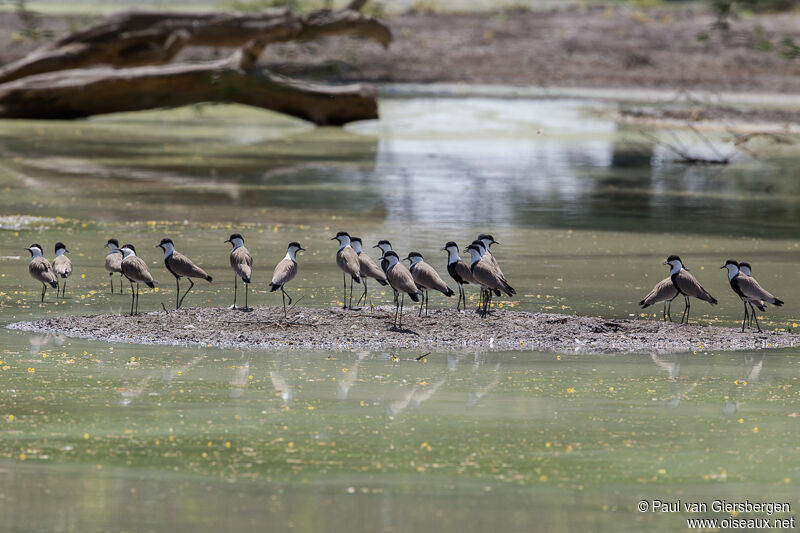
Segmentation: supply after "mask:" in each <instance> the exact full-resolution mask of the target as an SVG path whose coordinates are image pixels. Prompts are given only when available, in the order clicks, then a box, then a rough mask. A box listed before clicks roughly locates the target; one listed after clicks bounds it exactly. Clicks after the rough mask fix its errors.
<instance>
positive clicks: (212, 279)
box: [206, 276, 214, 283]
mask: <svg viewBox="0 0 800 533" xmlns="http://www.w3.org/2000/svg"><path fill="white" fill-rule="evenodd" d="M206 281H207V282H209V283H211V282H212V281H214V278H212V277H211V276H206Z"/></svg>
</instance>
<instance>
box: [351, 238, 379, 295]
mask: <svg viewBox="0 0 800 533" xmlns="http://www.w3.org/2000/svg"><path fill="white" fill-rule="evenodd" d="M350 246H351V247H352V248H353V250H355V252H356V255H358V263H359V264H360V265H361V282H362V283H363V284H364V293H363V294H362V295H361V297H360V298H359V299H358V301H357V302H356V305H358V304H360V303H361V300H364V305H366V304H367V278H372V279H374V280H375V281H377V282H378V283H379V284H380V285H386V284H387V283H388V282H387V281H386V274H384V272H383V269H381V267H379V266H378V264H377V263H376V262H375V261H373V259H372V258H371V257H370V256H369V255H367V254H365V253H364V249H363V248H362V242H361V238H360V237H351V238H350Z"/></svg>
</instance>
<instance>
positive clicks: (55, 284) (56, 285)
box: [50, 281, 58, 289]
mask: <svg viewBox="0 0 800 533" xmlns="http://www.w3.org/2000/svg"><path fill="white" fill-rule="evenodd" d="M50 286H51V287H53V288H54V289H57V288H58V282H57V281H51V282H50Z"/></svg>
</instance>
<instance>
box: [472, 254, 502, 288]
mask: <svg viewBox="0 0 800 533" xmlns="http://www.w3.org/2000/svg"><path fill="white" fill-rule="evenodd" d="M472 277H473V278H475V281H477V282H478V284H479V285H483V286H484V287H486V288H489V289H497V290H500V289H501V287H500V280H499V278H498V274H497V271H496V270H495V269H494V268H493V267H492V265H491V263H490V261H478V262H477V263H475V266H474V267H473V268H472Z"/></svg>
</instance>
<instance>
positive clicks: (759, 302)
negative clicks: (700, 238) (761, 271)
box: [720, 259, 783, 333]
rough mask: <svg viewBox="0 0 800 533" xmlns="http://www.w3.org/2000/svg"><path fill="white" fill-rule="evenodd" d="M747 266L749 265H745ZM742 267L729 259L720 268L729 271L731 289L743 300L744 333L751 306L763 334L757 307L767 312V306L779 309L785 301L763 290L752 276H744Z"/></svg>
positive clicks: (748, 268) (759, 329)
mask: <svg viewBox="0 0 800 533" xmlns="http://www.w3.org/2000/svg"><path fill="white" fill-rule="evenodd" d="M745 264H747V263H745ZM740 267H741V265H740V264H739V263H737V262H736V261H734V260H733V259H728V260H727V261H726V262H725V264H724V265H722V266H721V267H720V268H726V269H728V282H729V283H730V285H731V289H733V292H735V293H736V294H737V295H738V296H739V298H741V299H742V303H743V304H744V318H742V333H744V326H745V324H746V323H747V321H748V311H747V306H748V305H749V306H750V310H751V312H752V317H753V319H755V321H756V327H757V328H758V332H759V333H761V326H760V325H759V324H758V316H756V310H755V309H754V307H753V305H755V307H758V309H759V310H761V311H766V309H767V304H768V303H770V304H773V305H776V306H778V307H780V306H782V305H783V301H782V300H779V299H778V298H775V297H774V296H773V295H771V294H770V293H768V292H767V291H765V290H764V289H762V288H761V285H759V284H758V282H757V281H756V280H755V278H753V277H752V276H748V275H746V274H744V273H743V272H742V271H741V270H740ZM746 268H747V271H748V272H749V271H750V265H749V264H747V267H746Z"/></svg>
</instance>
